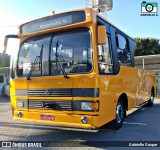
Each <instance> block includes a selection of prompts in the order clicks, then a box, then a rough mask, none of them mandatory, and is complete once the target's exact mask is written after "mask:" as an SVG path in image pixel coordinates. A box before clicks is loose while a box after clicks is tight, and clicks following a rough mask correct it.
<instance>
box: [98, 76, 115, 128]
mask: <svg viewBox="0 0 160 150" xmlns="http://www.w3.org/2000/svg"><path fill="white" fill-rule="evenodd" d="M115 85H116V83H115V76H99V87H100V112H99V116H100V117H99V118H100V120H99V126H102V125H104V124H106V123H108V122H110V121H112V120H113V119H115V109H116V104H117V102H116V100H117V96H116V89H115Z"/></svg>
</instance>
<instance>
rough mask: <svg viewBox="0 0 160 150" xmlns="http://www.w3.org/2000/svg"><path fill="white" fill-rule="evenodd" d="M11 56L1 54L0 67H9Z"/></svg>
mask: <svg viewBox="0 0 160 150" xmlns="http://www.w3.org/2000/svg"><path fill="white" fill-rule="evenodd" d="M9 65H10V56H9V55H8V54H2V53H0V67H9Z"/></svg>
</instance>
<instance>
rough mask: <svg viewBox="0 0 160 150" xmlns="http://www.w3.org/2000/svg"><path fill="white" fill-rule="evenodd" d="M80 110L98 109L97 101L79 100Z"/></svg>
mask: <svg viewBox="0 0 160 150" xmlns="http://www.w3.org/2000/svg"><path fill="white" fill-rule="evenodd" d="M81 110H88V111H98V110H99V103H98V102H81Z"/></svg>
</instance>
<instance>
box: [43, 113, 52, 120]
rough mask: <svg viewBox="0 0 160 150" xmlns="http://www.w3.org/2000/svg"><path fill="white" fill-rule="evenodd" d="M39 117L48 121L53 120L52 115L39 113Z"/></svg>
mask: <svg viewBox="0 0 160 150" xmlns="http://www.w3.org/2000/svg"><path fill="white" fill-rule="evenodd" d="M40 119H41V120H50V121H53V120H54V116H52V115H44V114H41V116H40Z"/></svg>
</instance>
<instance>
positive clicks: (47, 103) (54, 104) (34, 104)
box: [29, 100, 72, 111]
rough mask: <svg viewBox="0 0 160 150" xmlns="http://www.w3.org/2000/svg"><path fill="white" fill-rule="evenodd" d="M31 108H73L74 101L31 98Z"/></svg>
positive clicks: (67, 109)
mask: <svg viewBox="0 0 160 150" xmlns="http://www.w3.org/2000/svg"><path fill="white" fill-rule="evenodd" d="M29 109H41V110H66V111H71V110H72V101H71V100H65V101H59V100H54V101H53V100H52V101H51V100H29Z"/></svg>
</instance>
